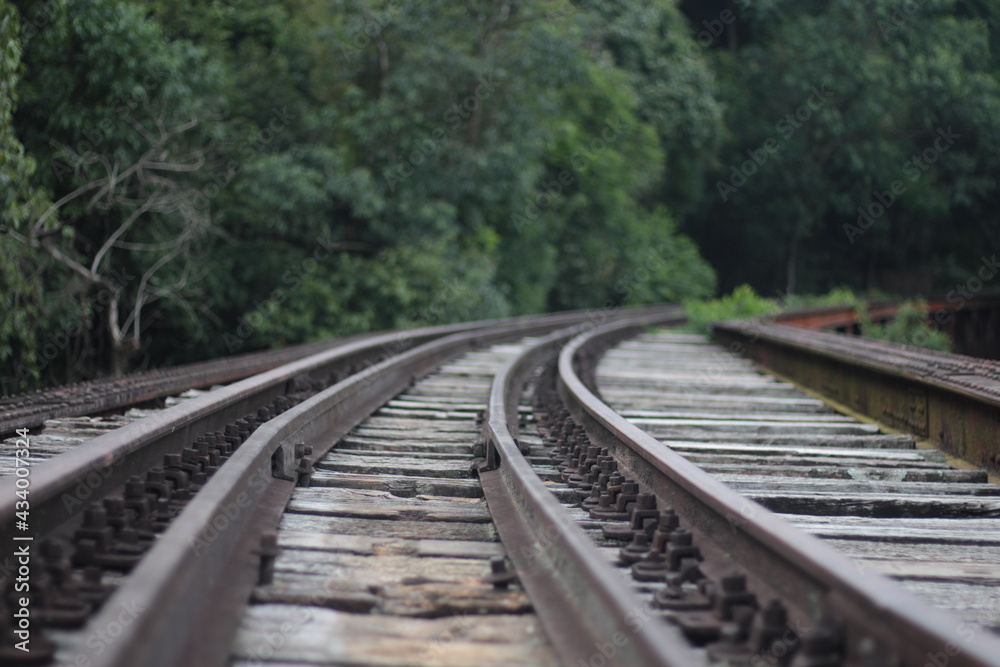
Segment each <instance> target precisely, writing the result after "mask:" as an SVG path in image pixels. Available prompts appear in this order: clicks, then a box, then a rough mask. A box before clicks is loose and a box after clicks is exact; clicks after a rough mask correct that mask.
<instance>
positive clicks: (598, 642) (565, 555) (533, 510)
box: [479, 308, 697, 667]
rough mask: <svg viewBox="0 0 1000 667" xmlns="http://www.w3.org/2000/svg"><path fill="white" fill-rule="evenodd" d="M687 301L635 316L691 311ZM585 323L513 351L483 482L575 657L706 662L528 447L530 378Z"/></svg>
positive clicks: (545, 610)
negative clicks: (649, 603)
mask: <svg viewBox="0 0 1000 667" xmlns="http://www.w3.org/2000/svg"><path fill="white" fill-rule="evenodd" d="M683 317H684V315H683V311H682V310H681V309H680V308H677V309H676V310H675V311H673V312H666V313H663V314H660V315H658V316H653V317H649V316H647V317H640V318H635V319H631V320H629V322H630V326H638V325H647V324H654V323H660V324H662V323H667V322H676V321H680V320H682V319H683ZM577 333H578V332H577V331H575V330H571V329H569V330H568V329H564V330H561V331H556V332H554V333H552V334H550V335H548V336H546V337H544V338H541V339H539V340H538V341H536V342H535V343H534V344H533V345H532V346H531V347H529V348H528V349H526V350H525V351H523V352H522V353H520V354H519V355H518V356H517V357H515V358H513V359H511V360H509V361H508V362H507V363H505V364H504V366H503V367H502V368H501V370H500V371H499V372H498V373H497V375H496V376H495V377H494V380H493V385H492V387H491V390H490V399H489V406H488V409H487V413H486V417H485V419H484V424H483V435H484V438H485V439H486V442H487V451H488V452H489V455H488V456H487V461H488V463H487V467H486V468H484V469H482V470H481V471H480V475H479V477H480V480H481V481H482V485H483V491H484V492H485V495H486V501H487V503H488V505H489V507H490V512H491V514H492V516H493V521H494V523H495V525H496V528H497V532H498V533H499V535H500V538H501V541H502V542H503V544H504V546H505V548H506V551H507V554H508V558H510V560H511V562H512V563H513V564H514V568H515V570H516V572H517V575H518V578H519V580H520V582H521V585H522V586H524V588H525V590H527V592H528V594H529V596H530V598H531V601H532V606H533V607H534V610H535V613H536V614H537V616H538V618H539V620H540V621H541V623H542V625H543V627H544V628H545V631H546V634H547V635H548V637H549V639H550V640H551V641H552V643H553V647H554V648H555V650H556V652H557V653H558V655H559V657H560V659H561V660H562V662H563V664H565V665H578V664H584V665H589V664H595V663H594V662H593V661H594V660H595V659H597V658H599V657H600V659H601V662H600V664H606V665H621V666H625V665H628V666H630V667H633V666H634V667H637V666H645V665H650V666H652V665H660V666H664V667H690V665H694V664H697V661H696V659H695V657H694V654H693V652H692V651H691V649H690V647H689V645H688V643H687V641H686V640H685V639H684V637H683V635H681V633H680V632H679V631H678V630H677V629H676V628H671V627H670V626H667V625H665V624H664V623H663V622H662V621H661V620H660V619H659V618H655V617H653V616H652V615H651V614H649V613H647V612H646V611H645V603H644V602H643V600H642V599H641V598H639V596H638V595H636V594H635V592H633V591H632V589H631V587H629V586H628V585H627V584H625V582H624V581H623V580H622V577H621V575H620V574H619V573H618V572H616V571H615V569H614V568H613V567H612V566H611V565H610V564H609V563H608V562H607V560H606V559H605V558H604V557H602V556H601V555H600V553H599V552H598V551H597V548H596V547H595V545H594V543H593V540H592V539H591V538H590V537H588V536H587V535H586V534H585V533H584V532H583V529H581V528H580V527H579V526H577V525H576V523H575V522H574V520H573V519H572V518H571V516H570V515H569V513H568V512H567V511H566V509H565V508H564V507H563V506H562V504H561V503H560V502H559V501H558V500H557V499H556V497H555V496H553V495H552V493H551V492H550V491H549V490H548V489H547V488H546V486H545V484H544V482H542V480H541V478H539V477H538V475H537V474H536V473H535V472H534V471H533V470H532V468H531V465H530V464H529V463H528V461H527V460H526V459H525V458H524V456H523V455H522V454H521V452H520V451H519V447H518V442H517V440H516V439H515V435H516V434H517V425H518V404H519V402H520V394H521V391H522V390H523V384H524V382H525V381H526V380H527V378H528V377H529V376H530V375H531V373H532V372H533V371H534V370H535V369H536V368H537V367H538V366H540V365H541V364H542V363H544V362H545V361H546V360H554V359H555V357H556V355H557V354H558V350H559V348H560V347H561V346H562V345H564V344H565V343H566V341H567V340H569V339H570V338H572V337H574V335H576V334H577Z"/></svg>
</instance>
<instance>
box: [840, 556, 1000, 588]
mask: <svg viewBox="0 0 1000 667" xmlns="http://www.w3.org/2000/svg"><path fill="white" fill-rule="evenodd" d="M860 562H861V564H862V567H866V568H868V569H871V570H874V571H875V572H878V573H879V574H884V575H886V576H887V577H892V578H893V579H909V580H920V581H950V582H952V583H955V582H964V583H970V584H981V585H987V584H988V585H991V586H996V585H998V584H1000V568H998V567H997V566H996V565H995V564H983V563H956V562H953V561H909V560H881V559H863V560H861V561H860Z"/></svg>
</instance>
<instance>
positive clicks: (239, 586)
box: [73, 313, 589, 667]
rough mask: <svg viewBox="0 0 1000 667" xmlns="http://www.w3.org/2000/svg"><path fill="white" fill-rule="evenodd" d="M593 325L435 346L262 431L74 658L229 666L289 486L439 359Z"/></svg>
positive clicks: (499, 331)
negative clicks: (266, 540)
mask: <svg viewBox="0 0 1000 667" xmlns="http://www.w3.org/2000/svg"><path fill="white" fill-rule="evenodd" d="M587 317H589V315H588V314H586V313H584V314H579V313H577V314H573V315H569V316H568V315H561V316H542V317H534V318H523V319H521V320H519V321H518V322H515V323H507V324H504V325H501V326H495V327H489V328H485V329H477V330H474V331H468V332H462V333H458V334H453V335H451V336H447V337H444V338H439V339H436V340H434V341H432V342H429V343H425V344H423V345H421V346H419V347H416V348H414V349H411V350H409V351H407V352H403V353H401V354H398V355H396V356H394V357H390V358H387V359H385V360H384V361H382V362H380V363H378V364H376V365H374V366H372V367H370V368H368V369H366V370H364V371H362V372H360V373H356V374H354V375H351V376H350V377H348V378H346V379H344V380H341V381H340V382H338V383H337V384H335V385H333V386H332V387H329V388H328V389H326V390H324V391H322V392H320V393H319V394H316V395H315V396H313V397H311V398H309V399H307V400H305V401H303V402H302V403H300V404H299V405H297V406H295V407H292V408H290V409H289V410H287V411H286V412H284V413H282V414H281V415H279V416H277V417H276V418H274V419H272V420H270V421H268V422H266V423H265V424H263V425H261V426H260V427H259V428H258V429H257V430H256V431H254V433H253V434H252V435H251V436H250V437H249V438H248V439H247V440H246V441H245V442H244V443H243V444H242V445H241V446H240V447H239V449H237V450H236V451H235V452H234V453H233V455H232V456H231V457H230V459H229V460H228V461H227V462H226V463H225V465H223V466H222V467H221V468H220V470H219V471H218V472H217V473H216V474H215V475H214V476H212V478H211V479H210V480H209V481H208V483H207V484H206V485H205V487H203V488H202V489H201V490H200V491H199V492H198V493H197V494H196V495H195V496H194V498H193V499H192V500H191V501H190V502H189V503H188V505H187V506H186V507H185V508H184V510H183V511H182V512H181V514H180V515H179V516H178V517H177V518H176V519H175V520H174V521H173V522H172V523H171V524H170V526H169V527H168V528H167V530H166V532H164V533H163V534H162V535H161V537H160V539H159V540H157V542H156V544H155V545H154V546H153V548H152V549H151V550H150V551H149V552H148V553H147V554H146V556H145V557H144V558H143V559H142V561H140V563H139V564H138V565H137V566H136V568H135V570H134V571H133V572H132V573H131V575H130V576H129V577H128V578H127V579H126V580H125V581H124V582H123V584H122V585H121V587H120V588H119V589H118V590H117V591H116V592H115V593H114V594H113V596H112V597H111V598H110V599H109V600H108V601H107V602H106V603H105V604H104V606H103V607H102V608H101V610H100V611H99V612H98V614H97V615H96V616H95V617H93V618H91V619H90V621H89V622H88V625H87V626H86V627H85V628H84V631H83V633H82V636H84V637H86V639H82V640H81V645H79V646H78V647H76V655H75V656H74V658H73V659H74V660H77V661H80V662H82V663H84V664H88V665H93V666H95V667H96V666H101V667H133V666H134V665H143V666H144V667H168V666H178V665H185V666H187V665H221V664H225V662H226V659H227V658H228V652H229V649H230V644H231V640H232V637H233V634H234V633H235V630H236V626H237V623H238V621H239V611H240V610H241V609H242V608H243V607H244V605H245V604H246V600H247V597H248V595H249V592H250V590H251V588H252V586H253V585H254V583H255V582H256V580H257V576H258V572H259V568H260V562H261V556H262V554H261V551H260V549H259V545H260V538H261V535H262V534H263V533H264V532H267V531H270V530H274V527H275V526H276V525H277V522H278V520H279V518H280V515H281V512H282V510H283V508H284V506H285V504H286V503H287V501H288V499H289V498H290V496H291V492H292V490H293V488H294V486H295V482H294V481H292V480H291V479H284V478H285V477H291V478H292V479H294V478H295V477H296V475H295V473H296V471H302V470H308V469H309V468H311V464H312V463H313V462H314V461H316V460H319V459H320V458H321V457H323V456H324V455H325V454H326V452H327V451H328V450H329V449H330V448H331V447H332V446H333V445H334V444H336V442H337V441H339V440H340V439H341V438H342V437H343V436H344V435H346V434H347V433H348V432H349V431H350V430H351V429H352V428H354V426H356V425H357V424H359V423H360V422H361V421H363V420H364V419H365V418H366V417H367V416H368V415H369V414H370V413H371V412H373V411H374V410H376V409H377V408H378V407H380V406H381V405H383V404H384V403H385V402H386V401H388V400H389V399H390V398H392V397H393V396H395V395H396V394H398V393H399V392H400V391H402V390H403V389H404V388H405V387H406V386H408V385H409V384H410V383H412V382H413V381H414V380H415V379H417V378H420V377H422V376H423V375H426V374H427V373H429V372H431V371H432V370H433V369H434V368H436V367H437V366H439V365H440V364H441V363H443V362H444V361H446V360H448V359H450V358H453V357H455V356H458V355H459V354H461V353H462V352H463V351H465V350H468V349H471V348H474V347H479V346H483V345H488V344H494V343H500V342H504V341H508V340H514V339H519V338H521V337H523V336H529V335H537V334H541V333H547V332H549V331H551V330H552V329H553V328H558V327H561V326H565V325H566V324H567V323H569V322H580V321H582V320H584V319H586V318H587ZM300 445H308V446H310V447H311V448H312V451H311V453H309V454H305V451H306V450H305V447H304V446H300ZM276 473H277V476H276ZM123 609H128V610H139V611H138V612H137V613H135V614H134V619H133V620H132V621H131V623H130V625H129V626H128V627H127V628H121V623H120V622H119V620H118V619H119V616H120V614H121V613H122V610H123ZM109 627H118V628H119V629H121V634H120V636H118V637H117V638H115V639H114V640H113V641H110V642H106V643H105V642H94V641H88V640H90V639H91V638H92V637H94V636H97V637H100V636H102V632H104V631H105V630H106V629H107V628H109ZM105 634H106V633H105Z"/></svg>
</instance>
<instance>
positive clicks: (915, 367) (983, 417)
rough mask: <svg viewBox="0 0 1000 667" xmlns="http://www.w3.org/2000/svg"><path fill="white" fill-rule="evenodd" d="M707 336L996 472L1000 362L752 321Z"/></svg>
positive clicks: (999, 467)
mask: <svg viewBox="0 0 1000 667" xmlns="http://www.w3.org/2000/svg"><path fill="white" fill-rule="evenodd" d="M712 336H713V338H714V339H715V340H716V341H717V342H719V343H721V344H723V345H726V346H728V347H729V349H730V351H731V352H732V353H734V354H739V355H748V356H750V357H751V358H753V359H755V360H757V361H759V362H760V363H762V364H763V365H765V366H767V367H769V368H771V369H772V370H774V371H775V372H777V373H780V374H781V375H784V376H786V377H790V378H791V379H793V380H795V381H796V382H799V383H800V384H803V385H805V386H807V387H810V388H812V389H814V390H816V391H819V392H820V393H822V394H824V395H827V396H829V397H830V398H832V399H833V400H836V401H838V402H840V403H842V404H844V405H847V406H849V407H850V408H851V409H854V410H857V411H859V412H862V413H864V414H868V415H870V416H871V417H873V418H874V419H877V420H879V421H881V422H884V423H887V424H888V425H890V426H892V427H894V428H899V429H902V430H904V431H908V432H910V433H913V434H914V435H916V436H918V437H921V438H926V439H929V440H931V441H932V442H934V443H935V444H937V445H938V446H940V447H941V448H942V449H944V450H945V451H948V452H949V453H951V454H954V455H956V456H959V457H961V458H964V459H966V460H968V461H973V462H975V463H976V464H978V465H981V466H983V467H985V468H989V469H992V470H993V471H994V472H997V471H1000V446H998V445H997V436H998V434H1000V362H997V361H989V360H985V359H976V358H972V357H966V356H963V355H959V354H950V353H945V352H935V351H932V350H923V349H919V348H914V347H909V346H906V345H898V344H894V343H885V342H882V341H875V340H870V339H865V338H860V337H857V336H849V335H846V334H839V333H830V332H824V331H813V330H806V329H802V328H799V327H795V326H790V325H786V324H763V323H759V322H754V321H752V320H748V321H731V322H719V323H716V324H714V325H713V332H712Z"/></svg>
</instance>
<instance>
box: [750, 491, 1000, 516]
mask: <svg viewBox="0 0 1000 667" xmlns="http://www.w3.org/2000/svg"><path fill="white" fill-rule="evenodd" d="M746 495H747V497H749V498H752V499H753V500H755V501H757V502H758V503H760V504H761V505H763V506H764V507H767V508H768V509H770V510H771V511H773V512H784V513H788V514H809V515H813V516H860V517H972V516H982V517H987V516H989V517H993V516H1000V500H997V499H993V498H982V497H969V498H967V497H961V496H932V495H905V494H901V493H900V494H888V493H887V494H878V493H858V494H842V493H821V492H812V493H809V494H801V493H780V492H771V491H753V492H748V493H747V494H746Z"/></svg>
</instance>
